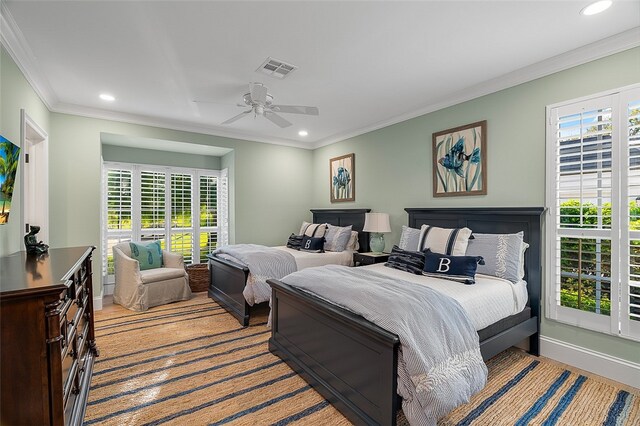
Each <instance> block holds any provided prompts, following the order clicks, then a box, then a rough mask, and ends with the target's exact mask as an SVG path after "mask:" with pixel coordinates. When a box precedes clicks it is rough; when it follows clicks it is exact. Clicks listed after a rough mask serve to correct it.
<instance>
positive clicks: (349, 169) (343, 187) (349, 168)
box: [329, 153, 356, 203]
mask: <svg viewBox="0 0 640 426" xmlns="http://www.w3.org/2000/svg"><path fill="white" fill-rule="evenodd" d="M329 192H330V194H331V202H332V203H339V202H343V201H355V200H356V156H355V154H354V153H351V154H346V155H342V156H340V157H335V158H331V159H329Z"/></svg>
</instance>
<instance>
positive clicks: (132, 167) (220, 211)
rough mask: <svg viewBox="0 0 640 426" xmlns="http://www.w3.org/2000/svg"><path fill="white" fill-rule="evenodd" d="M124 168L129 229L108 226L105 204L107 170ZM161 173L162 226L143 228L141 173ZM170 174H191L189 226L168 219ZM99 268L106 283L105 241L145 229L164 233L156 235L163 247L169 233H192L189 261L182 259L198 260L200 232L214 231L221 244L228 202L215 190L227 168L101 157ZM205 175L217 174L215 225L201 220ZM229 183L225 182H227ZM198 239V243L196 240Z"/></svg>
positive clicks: (167, 243)
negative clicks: (127, 183)
mask: <svg viewBox="0 0 640 426" xmlns="http://www.w3.org/2000/svg"><path fill="white" fill-rule="evenodd" d="M114 169H117V170H127V171H129V172H131V229H126V230H109V229H108V228H107V219H108V205H107V193H106V190H107V176H108V171H109V170H114ZM143 172H151V173H163V174H164V176H165V180H164V186H165V196H164V207H163V208H164V228H143V227H142V217H141V216H142V214H141V213H142V198H141V185H142V177H141V175H142V173H143ZM173 174H185V175H189V176H191V191H190V193H191V218H192V222H191V226H189V227H187V228H184V227H182V228H179V227H178V228H176V227H173V226H172V220H171V201H172V196H171V190H172V186H171V176H172V175H173ZM102 176H103V179H102V190H101V194H102V209H101V213H102V214H101V218H102V232H101V238H102V247H103V256H102V257H103V258H102V271H103V279H104V282H105V283H112V282H113V279H114V276H113V275H110V274H108V270H107V262H108V255H109V253H108V252H109V248H108V242H109V239H110V238H112V237H116V238H118V237H119V238H125V239H126V238H127V237H130V238H131V241H140V237H141V236H142V235H143V234H145V233H152V232H158V234H164V235H163V238H159V239H161V240H163V242H164V249H165V250H171V235H172V234H184V233H190V234H191V241H192V242H191V258H192V262H189V261H188V260H187V259H185V263H186V264H189V263H200V262H201V254H200V244H199V241H200V233H201V232H211V233H215V234H216V235H217V245H218V246H220V245H221V241H220V240H221V239H220V238H219V236H220V235H221V234H228V230H224V229H223V227H224V226H225V223H223V222H221V220H220V219H221V217H226V216H227V215H228V209H229V206H228V205H225V206H223V205H222V203H223V202H226V200H227V197H224V198H223V200H221V197H220V194H219V193H218V191H219V187H220V183H221V179H227V176H228V172H227V169H224V170H212V169H199V168H185V167H173V166H158V165H148V164H138V163H122V162H112V161H103V162H102ZM204 176H210V177H215V178H216V221H217V223H216V226H206V227H203V226H201V224H200V178H201V177H204ZM226 184H227V185H228V182H227V183H226ZM195 241H197V243H195Z"/></svg>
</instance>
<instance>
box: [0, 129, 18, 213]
mask: <svg viewBox="0 0 640 426" xmlns="http://www.w3.org/2000/svg"><path fill="white" fill-rule="evenodd" d="M19 164H20V147H19V146H18V145H15V144H13V143H12V142H11V141H10V140H9V139H7V138H5V137H4V136H2V135H0V165H1V166H2V167H0V225H3V224H5V223H7V222H9V214H10V213H11V199H12V198H13V189H14V186H15V182H16V174H17V171H18V165H19Z"/></svg>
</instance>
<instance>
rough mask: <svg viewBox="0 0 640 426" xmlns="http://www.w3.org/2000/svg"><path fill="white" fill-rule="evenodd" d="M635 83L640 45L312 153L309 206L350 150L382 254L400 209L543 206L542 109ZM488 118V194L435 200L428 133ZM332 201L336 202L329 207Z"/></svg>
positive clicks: (616, 348) (567, 336)
mask: <svg viewBox="0 0 640 426" xmlns="http://www.w3.org/2000/svg"><path fill="white" fill-rule="evenodd" d="M638 82H640V48H635V49H632V50H627V51H625V52H622V53H619V54H616V55H612V56H609V57H606V58H603V59H600V60H597V61H593V62H590V63H588V64H585V65H581V66H578V67H575V68H571V69H569V70H566V71H562V72H559V73H556V74H553V75H550V76H547V77H544V78H540V79H537V80H534V81H531V82H528V83H525V84H521V85H519V86H516V87H512V88H510V89H506V90H502V91H500V92H496V93H492V94H490V95H487V96H483V97H480V98H477V99H474V100H471V101H468V102H464V103H462V104H459V105H455V106H452V107H450V108H445V109H442V110H439V111H436V112H433V113H430V114H427V115H424V116H421V117H417V118H414V119H412V120H408V121H405V122H402V123H399V124H396V125H393V126H389V127H386V128H383V129H380V130H377V131H374V132H371V133H367V134H364V135H360V136H358V137H354V138H351V139H348V140H345V141H342V142H339V143H336V144H332V145H329V146H326V147H323V148H320V149H317V150H315V151H314V157H313V170H314V182H313V206H314V207H329V206H330V205H331V203H330V202H329V165H328V163H329V159H330V158H332V157H336V156H339V155H344V154H348V153H351V152H354V153H355V162H356V201H355V202H353V203H340V204H341V206H343V207H368V208H371V209H372V210H373V211H379V212H387V213H389V214H390V215H391V227H392V230H393V232H392V233H391V234H386V235H385V238H386V242H387V250H390V249H391V246H392V245H393V244H397V243H398V241H399V239H400V232H401V227H402V225H403V224H406V222H407V214H406V212H404V210H403V209H404V208H405V207H484V206H496V207H498V206H503V207H511V206H513V207H526V206H543V205H544V203H545V181H544V179H545V132H546V124H545V107H546V106H547V105H550V104H553V103H557V102H562V101H565V100H570V99H574V98H578V97H581V96H587V95H590V94H594V93H598V92H601V91H605V90H609V89H613V88H617V87H622V86H625V85H629V84H633V83H638ZM480 120H487V136H488V139H487V152H488V158H487V168H488V171H489V173H488V175H487V178H488V184H487V188H488V193H487V195H486V196H473V197H449V198H434V197H433V196H432V175H431V173H432V168H431V164H432V158H431V135H432V133H434V132H437V131H440V130H445V129H449V128H452V127H456V126H460V125H464V124H468V123H473V122H475V121H480ZM335 205H337V204H334V206H335ZM542 334H543V335H545V336H548V337H552V338H555V339H558V340H562V341H565V342H569V343H573V344H575V345H578V346H582V347H586V348H590V349H593V350H596V351H599V352H603V353H606V354H610V355H613V356H617V357H620V358H623V359H627V360H630V361H634V362H640V344H639V343H636V342H632V341H630V340H625V339H619V338H616V337H613V336H609V335H605V334H601V333H594V332H589V331H586V330H583V329H580V328H576V327H571V326H567V325H564V324H560V323H557V322H554V321H549V320H546V319H543V321H542Z"/></svg>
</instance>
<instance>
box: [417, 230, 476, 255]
mask: <svg viewBox="0 0 640 426" xmlns="http://www.w3.org/2000/svg"><path fill="white" fill-rule="evenodd" d="M470 236H471V229H469V228H438V227H437V226H429V225H422V227H421V228H420V240H419V241H418V250H419V251H425V250H426V249H429V250H431V251H432V252H434V253H442V254H448V255H450V256H464V255H465V253H466V251H467V244H469V237H470Z"/></svg>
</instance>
